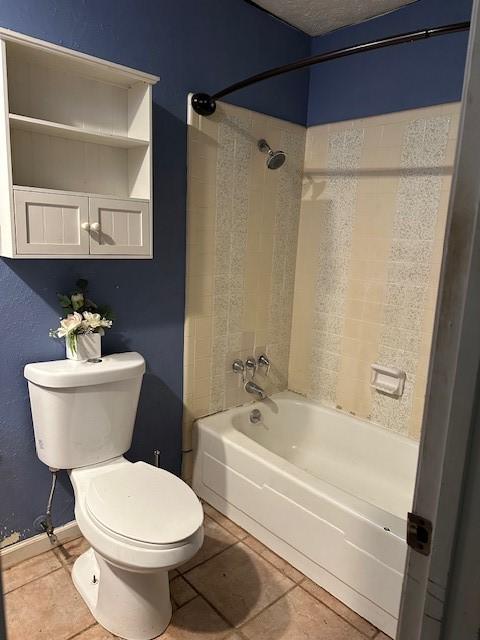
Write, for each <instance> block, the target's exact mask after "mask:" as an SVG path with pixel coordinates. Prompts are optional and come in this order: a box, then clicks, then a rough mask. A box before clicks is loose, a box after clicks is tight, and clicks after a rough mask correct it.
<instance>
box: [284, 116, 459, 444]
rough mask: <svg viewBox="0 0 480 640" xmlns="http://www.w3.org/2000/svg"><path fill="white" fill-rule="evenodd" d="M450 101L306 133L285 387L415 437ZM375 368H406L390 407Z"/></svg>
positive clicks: (445, 191)
mask: <svg viewBox="0 0 480 640" xmlns="http://www.w3.org/2000/svg"><path fill="white" fill-rule="evenodd" d="M459 109H460V106H459V104H449V105H443V106H438V107H432V108H427V109H418V110H413V111H404V112H400V113H394V114H389V115H385V116H380V117H372V118H368V119H363V120H355V121H351V122H342V123H337V124H333V125H325V126H317V127H311V128H309V129H308V130H307V142H306V155H305V175H304V185H303V196H302V206H301V215H300V227H299V237H298V256H297V266H296V279H295V294H294V313H293V326H292V338H291V353H290V363H289V388H291V389H292V390H295V391H298V392H300V393H303V394H306V395H308V396H310V397H312V398H314V399H317V400H320V401H322V402H323V403H325V404H328V405H331V406H335V407H337V408H341V409H343V410H346V411H349V412H351V413H354V414H356V415H358V416H361V417H363V418H367V419H370V420H372V421H374V422H376V423H378V424H381V425H382V426H384V427H386V428H389V429H392V430H395V431H397V432H400V433H404V434H407V435H409V436H411V437H413V438H418V437H419V432H420V427H421V419H422V413H423V404H424V396H425V387H426V376H427V367H428V358H429V351H430V343H431V337H432V329H433V317H434V308H435V302H436V293H437V286H438V279H439V270H440V260H441V252H442V247H443V239H444V231H445V222H446V213H447V205H448V196H449V189H450V180H451V173H452V163H453V159H454V152H455V145H456V134H457V128H458V117H459ZM373 362H379V363H381V364H385V365H390V366H396V367H399V368H401V369H403V370H405V371H406V373H407V382H406V388H405V393H404V395H403V396H402V398H400V399H393V398H390V397H387V396H384V395H381V394H379V393H378V392H375V391H372V390H371V388H370V384H369V383H370V366H371V364H372V363H373Z"/></svg>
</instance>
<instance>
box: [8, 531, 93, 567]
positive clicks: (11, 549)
mask: <svg viewBox="0 0 480 640" xmlns="http://www.w3.org/2000/svg"><path fill="white" fill-rule="evenodd" d="M55 535H56V536H57V542H56V544H51V542H50V540H49V539H48V537H47V534H46V533H39V534H38V536H33V538H28V539H27V540H22V541H21V542H16V543H15V544H12V545H10V546H8V547H5V548H4V549H1V550H0V564H1V566H2V569H3V570H5V569H8V568H9V567H12V566H13V565H14V564H18V563H19V562H23V561H24V560H29V559H30V558H33V557H35V556H38V555H39V554H40V553H44V552H45V551H49V550H50V549H53V548H54V547H58V546H59V545H61V544H64V543H65V542H69V541H70V540H75V538H78V537H79V536H81V535H82V533H81V531H80V529H79V527H78V524H77V523H76V521H75V520H72V522H68V523H67V524H64V525H63V526H61V527H58V528H57V529H55Z"/></svg>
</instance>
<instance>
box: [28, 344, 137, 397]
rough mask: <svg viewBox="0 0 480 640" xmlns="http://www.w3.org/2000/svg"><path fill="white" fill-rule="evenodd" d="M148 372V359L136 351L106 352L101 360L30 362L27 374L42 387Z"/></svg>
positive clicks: (86, 383)
mask: <svg viewBox="0 0 480 640" xmlns="http://www.w3.org/2000/svg"><path fill="white" fill-rule="evenodd" d="M144 373H145V360H144V359H143V357H142V356H141V355H140V354H139V353H136V352H135V351H130V352H128V353H115V354H113V355H111V356H104V357H102V358H101V361H100V362H77V361H75V360H51V361H49V362H34V363H32V364H27V365H26V366H25V369H24V371H23V375H24V376H25V378H27V380H29V381H30V382H33V383H35V384H38V385H40V386H42V387H54V388H57V389H58V388H66V387H86V386H89V385H95V384H103V383H106V382H116V381H118V380H128V379H129V378H136V377H138V376H142V375H143V374H144Z"/></svg>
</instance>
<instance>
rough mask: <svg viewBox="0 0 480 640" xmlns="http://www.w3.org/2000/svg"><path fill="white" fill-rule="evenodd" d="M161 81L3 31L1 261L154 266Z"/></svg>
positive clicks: (0, 46)
mask: <svg viewBox="0 0 480 640" xmlns="http://www.w3.org/2000/svg"><path fill="white" fill-rule="evenodd" d="M157 81H158V78H157V77H156V76H153V75H150V74H147V73H143V72H140V71H136V70H134V69H129V68H128V67H124V66H122V65H118V64H114V63H111V62H108V61H105V60H100V59H98V58H93V57H92V56H88V55H86V54H82V53H78V52H76V51H71V50H69V49H65V48H63V47H59V46H56V45H52V44H50V43H48V42H43V41H41V40H36V39H34V38H30V37H28V36H24V35H21V34H17V33H15V32H12V31H9V30H7V29H0V109H3V111H4V117H3V118H1V117H0V255H2V256H5V257H9V258H69V257H70V258H79V257H82V258H151V257H152V127H151V102H152V97H151V91H152V85H153V84H155V83H156V82H157Z"/></svg>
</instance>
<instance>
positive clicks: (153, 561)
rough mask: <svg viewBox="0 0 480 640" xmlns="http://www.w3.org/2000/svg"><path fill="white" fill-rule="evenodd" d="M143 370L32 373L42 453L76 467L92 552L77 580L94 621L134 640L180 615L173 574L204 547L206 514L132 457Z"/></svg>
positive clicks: (143, 639)
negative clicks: (129, 454)
mask: <svg viewBox="0 0 480 640" xmlns="http://www.w3.org/2000/svg"><path fill="white" fill-rule="evenodd" d="M93 365H95V366H93ZM144 370H145V364H144V361H143V358H142V357H141V356H140V355H139V354H137V353H128V354H116V355H114V356H107V357H105V358H102V361H101V362H99V363H78V362H72V361H68V360H61V361H56V362H44V363H35V364H29V365H27V366H26V367H25V377H26V378H27V379H28V381H29V382H28V385H29V393H30V403H31V408H32V417H33V425H34V432H35V444H36V448H37V454H38V456H39V457H40V459H41V460H42V461H43V462H45V463H46V464H48V465H49V466H50V467H53V468H58V469H68V473H69V476H70V480H71V483H72V486H73V489H74V493H75V518H76V521H77V524H78V526H79V528H80V531H81V532H82V534H83V535H84V537H85V539H86V540H87V541H88V543H89V544H90V546H91V548H90V549H89V550H88V551H86V552H85V553H83V554H82V555H81V556H80V557H79V558H77V560H76V561H75V563H74V565H73V570H72V579H73V582H74V584H75V587H76V588H77V590H78V591H79V593H80V594H81V596H82V598H83V599H84V600H85V602H86V604H87V606H88V607H89V609H90V611H91V612H92V615H93V616H94V618H95V619H96V620H97V621H98V622H99V623H100V624H101V625H102V626H103V627H105V628H106V629H107V630H108V631H110V632H111V633H113V634H114V635H117V636H120V637H121V638H125V639H126V640H150V639H151V638H155V637H157V636H159V635H160V634H161V633H162V632H163V631H164V630H165V628H166V627H167V625H168V623H169V621H170V618H171V614H172V609H171V604H170V593H169V582H168V571H169V570H171V569H174V568H175V567H178V566H180V565H182V564H183V563H184V562H187V561H188V560H189V559H190V558H192V556H193V555H194V554H195V553H196V552H197V551H198V550H199V549H200V547H201V546H202V543H203V510H202V507H201V504H200V502H199V500H198V498H197V497H196V495H195V494H194V493H193V491H192V490H191V489H190V487H189V486H188V485H187V484H186V483H184V482H183V481H182V480H181V479H180V478H178V477H177V476H175V475H173V474H172V473H169V472H168V471H165V470H164V469H159V468H157V467H153V466H151V465H149V464H146V463H145V462H134V463H132V462H129V461H128V460H126V459H125V458H124V457H123V453H125V452H126V451H127V450H128V448H129V447H130V443H131V438H132V434H133V426H134V419H135V413H136V408H137V403H138V396H139V392H140V385H141V379H142V376H143V373H144Z"/></svg>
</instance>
